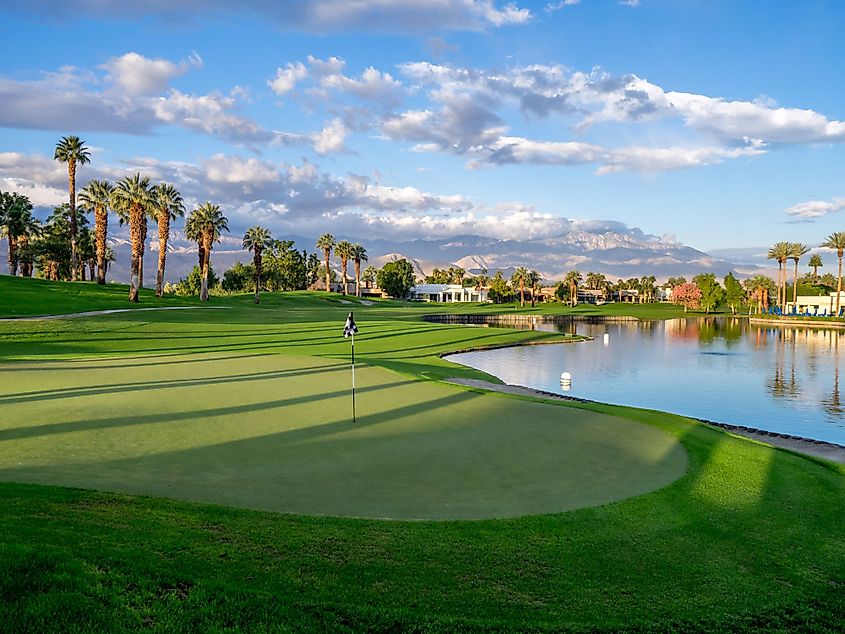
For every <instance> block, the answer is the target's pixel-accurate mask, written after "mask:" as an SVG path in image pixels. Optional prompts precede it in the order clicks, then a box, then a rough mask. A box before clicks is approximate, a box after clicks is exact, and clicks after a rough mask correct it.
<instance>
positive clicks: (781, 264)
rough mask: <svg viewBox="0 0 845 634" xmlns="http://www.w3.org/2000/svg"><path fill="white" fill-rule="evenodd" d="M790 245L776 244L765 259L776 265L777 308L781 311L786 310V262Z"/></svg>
mask: <svg viewBox="0 0 845 634" xmlns="http://www.w3.org/2000/svg"><path fill="white" fill-rule="evenodd" d="M791 246H792V245H791V244H790V243H789V242H777V243H775V245H774V246H773V247H772V248H771V249H769V253H768V254H767V256H766V257H767V258H768V259H770V260H775V261H777V263H778V281H777V287H778V307H779V308H780V309H781V310H784V309H785V308H786V261H787V260H788V259H789V257H790V253H791Z"/></svg>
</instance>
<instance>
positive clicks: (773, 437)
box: [444, 377, 845, 464]
mask: <svg viewBox="0 0 845 634" xmlns="http://www.w3.org/2000/svg"><path fill="white" fill-rule="evenodd" d="M444 380H445V382H446V383H454V384H457V385H463V386H465V387H475V388H480V389H484V390H490V391H492V392H504V393H506V394H516V395H519V396H536V397H540V398H546V399H551V400H558V401H570V402H575V403H593V404H597V405H612V404H610V403H602V402H601V401H593V400H590V399H586V398H579V397H577V396H566V395H564V394H557V393H555V392H548V391H546V390H540V389H537V388H533V387H525V386H523V385H510V384H502V385H499V384H496V383H490V382H489V381H482V380H480V379H464V378H458V377H453V378H448V379H444ZM617 407H625V406H624V405H621V406H617ZM684 418H689V419H691V420H694V421H698V422H699V423H703V424H705V425H709V426H711V427H718V428H719V429H723V430H725V431H728V432H731V433H733V434H736V435H738V436H743V437H745V438H750V439H752V440H757V441H760V442H765V443H768V444H770V445H774V446H776V447H781V448H783V449H789V450H791V451H797V452H799V453H803V454H806V455H810V456H814V457H817V458H824V459H825V460H830V461H831V462H837V463H840V464H845V446H843V445H838V444H836V443H832V442H827V441H825V440H815V439H813V438H804V437H803V436H794V435H792V434H781V433H778V432H772V431H766V430H765V429H756V428H754V427H745V426H744V425H731V424H729V423H719V422H716V421H712V420H707V419H705V418H696V417H694V416H684Z"/></svg>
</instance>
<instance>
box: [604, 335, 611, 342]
mask: <svg viewBox="0 0 845 634" xmlns="http://www.w3.org/2000/svg"><path fill="white" fill-rule="evenodd" d="M609 341H610V335H609V334H608V333H604V342H605V343H608V342H609Z"/></svg>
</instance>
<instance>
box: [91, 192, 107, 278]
mask: <svg viewBox="0 0 845 634" xmlns="http://www.w3.org/2000/svg"><path fill="white" fill-rule="evenodd" d="M108 223H109V214H108V211H107V210H105V209H103V208H101V207H98V208H97V211H96V214H95V218H94V224H95V227H94V237H95V239H96V241H97V284H105V283H106V235H107V233H108Z"/></svg>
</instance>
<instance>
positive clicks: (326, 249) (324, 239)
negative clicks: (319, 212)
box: [317, 233, 335, 293]
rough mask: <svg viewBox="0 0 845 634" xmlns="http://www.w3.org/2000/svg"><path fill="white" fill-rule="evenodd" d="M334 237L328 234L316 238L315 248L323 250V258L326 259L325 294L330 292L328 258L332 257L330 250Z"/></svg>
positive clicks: (330, 282)
mask: <svg viewBox="0 0 845 634" xmlns="http://www.w3.org/2000/svg"><path fill="white" fill-rule="evenodd" d="M334 245H335V240H334V236H333V235H332V234H330V233H324V234H323V235H321V236H320V237H319V238H317V248H318V249H322V250H323V256H324V257H325V259H326V292H327V293H328V292H330V291H331V290H332V280H331V269H329V258H331V257H332V249H334Z"/></svg>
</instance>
